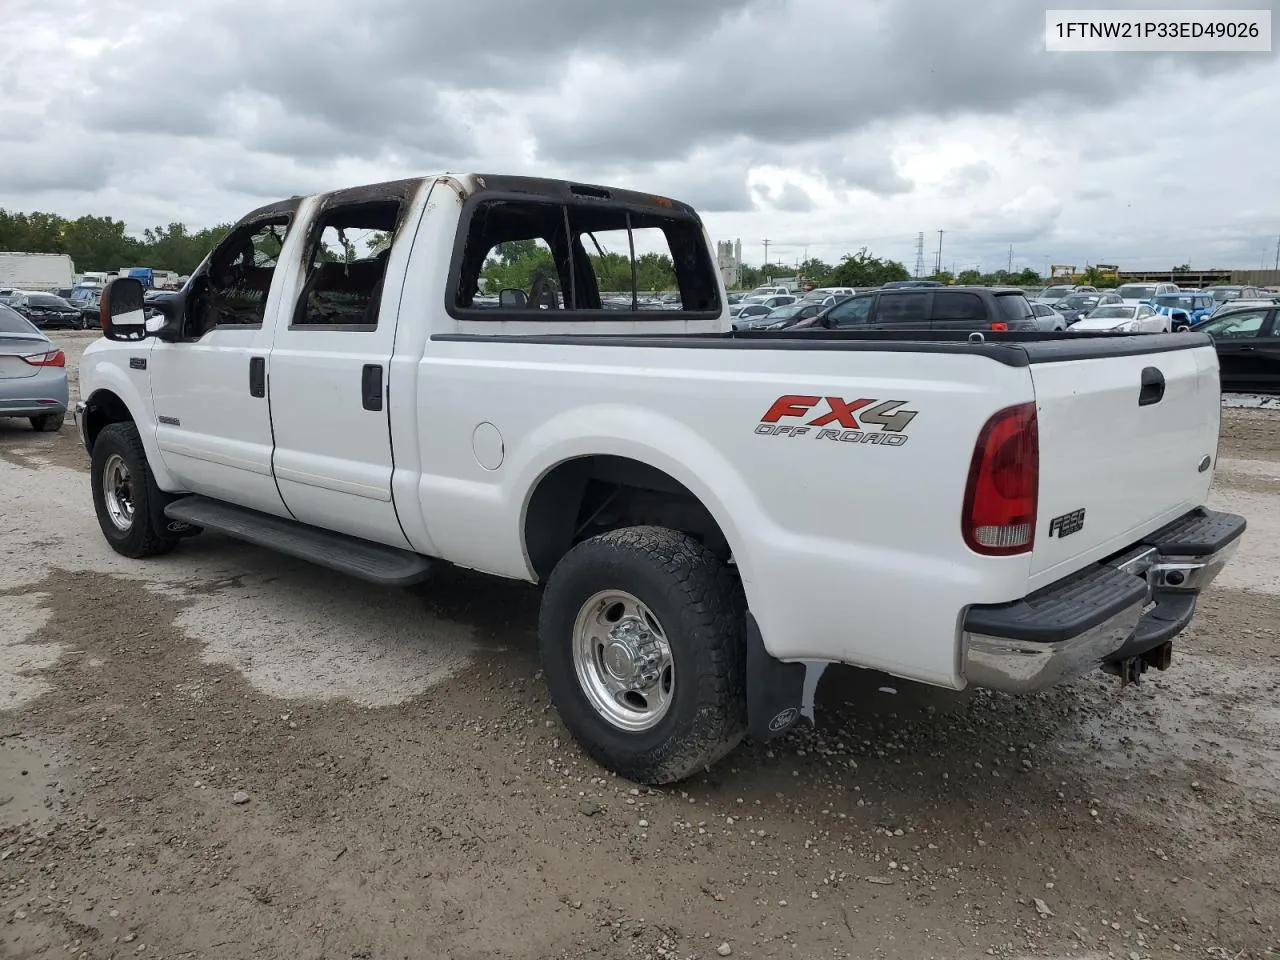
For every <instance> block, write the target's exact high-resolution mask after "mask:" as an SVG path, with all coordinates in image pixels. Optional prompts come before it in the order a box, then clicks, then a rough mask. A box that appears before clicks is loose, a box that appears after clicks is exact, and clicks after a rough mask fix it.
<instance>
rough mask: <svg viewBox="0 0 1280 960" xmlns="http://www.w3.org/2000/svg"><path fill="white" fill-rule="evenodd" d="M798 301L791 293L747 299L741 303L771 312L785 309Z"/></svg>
mask: <svg viewBox="0 0 1280 960" xmlns="http://www.w3.org/2000/svg"><path fill="white" fill-rule="evenodd" d="M798 299H799V298H798V297H797V296H796V295H795V294H793V293H778V294H774V295H772V296H767V297H747V298H746V299H745V300H743V301H742V302H743V303H744V304H746V305H748V306H749V305H751V304H756V305H758V306H763V307H768V308H769V309H770V310H773V309H775V308H776V307H785V306H786V305H787V304H789V303H795V302H796V300H798Z"/></svg>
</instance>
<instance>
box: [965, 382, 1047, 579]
mask: <svg viewBox="0 0 1280 960" xmlns="http://www.w3.org/2000/svg"><path fill="white" fill-rule="evenodd" d="M1039 489H1040V430H1039V426H1038V424H1037V420H1036V405H1035V404H1034V403H1022V404H1019V405H1018V406H1016V407H1006V408H1005V409H1004V410H1001V411H999V412H998V413H997V414H995V416H993V417H992V418H991V419H990V420H988V421H987V423H986V425H985V426H984V427H983V428H982V432H981V433H980V434H978V442H977V445H976V446H975V447H974V450H973V462H972V463H971V464H970V466H969V482H968V485H967V486H966V487H965V492H964V513H963V516H962V519H961V529H962V530H963V531H964V542H965V543H967V544H968V545H969V549H970V550H972V551H974V552H975V553H981V554H985V555H987V556H992V557H1004V556H1009V555H1011V554H1015V553H1026V552H1028V551H1029V550H1030V549H1031V547H1032V545H1033V544H1034V543H1035V536H1036V498H1037V494H1038V493H1039Z"/></svg>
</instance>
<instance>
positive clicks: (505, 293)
mask: <svg viewBox="0 0 1280 960" xmlns="http://www.w3.org/2000/svg"><path fill="white" fill-rule="evenodd" d="M528 303H529V298H528V296H527V295H526V294H525V292H524V291H523V290H519V289H517V288H515V287H510V288H508V289H506V290H500V291H499V292H498V305H499V306H501V307H524V306H528Z"/></svg>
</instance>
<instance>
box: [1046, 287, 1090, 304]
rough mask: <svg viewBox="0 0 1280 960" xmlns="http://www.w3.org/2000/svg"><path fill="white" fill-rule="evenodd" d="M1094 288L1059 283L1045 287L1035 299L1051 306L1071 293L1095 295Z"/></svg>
mask: <svg viewBox="0 0 1280 960" xmlns="http://www.w3.org/2000/svg"><path fill="white" fill-rule="evenodd" d="M1097 292H1098V291H1097V289H1096V288H1094V287H1090V286H1086V285H1084V284H1079V283H1059V284H1056V285H1054V286H1051V287H1045V288H1044V289H1043V290H1042V291H1040V296H1038V297H1036V299H1037V300H1039V301H1040V302H1041V303H1047V304H1049V305H1050V306H1053V305H1054V304H1055V303H1058V302H1059V301H1060V300H1064V299H1066V298H1067V297H1069V296H1071V295H1072V294H1073V293H1097Z"/></svg>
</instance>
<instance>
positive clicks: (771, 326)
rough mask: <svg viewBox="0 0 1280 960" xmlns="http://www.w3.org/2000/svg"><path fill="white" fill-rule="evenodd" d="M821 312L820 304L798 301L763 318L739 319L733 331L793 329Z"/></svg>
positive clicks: (770, 312)
mask: <svg viewBox="0 0 1280 960" xmlns="http://www.w3.org/2000/svg"><path fill="white" fill-rule="evenodd" d="M821 312H822V306H821V304H818V303H813V302H806V301H804V300H799V301H797V302H795V303H789V304H786V305H785V306H781V307H776V308H775V309H773V310H770V311H769V312H768V313H766V314H765V315H764V316H763V317H761V316H755V315H753V316H748V317H739V318H738V319H737V320H736V321H735V322H734V324H733V329H735V330H785V329H787V328H788V327H794V326H795V325H796V324H797V323H799V322H800V321H801V320H808V319H810V318H811V317H816V316H817V315H818V314H819V313H821Z"/></svg>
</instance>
